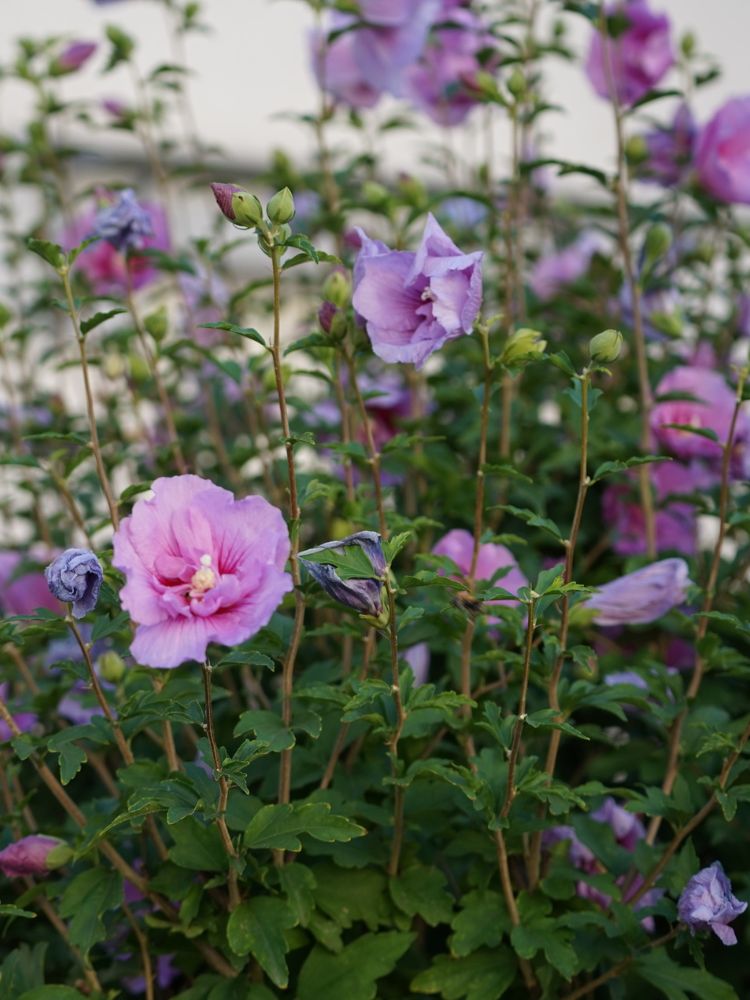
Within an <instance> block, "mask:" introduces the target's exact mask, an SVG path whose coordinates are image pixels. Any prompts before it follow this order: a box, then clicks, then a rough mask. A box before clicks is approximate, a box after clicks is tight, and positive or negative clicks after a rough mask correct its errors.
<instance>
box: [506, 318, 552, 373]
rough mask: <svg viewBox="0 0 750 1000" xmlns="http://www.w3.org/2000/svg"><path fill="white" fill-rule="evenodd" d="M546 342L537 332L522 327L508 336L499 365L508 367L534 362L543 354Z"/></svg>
mask: <svg viewBox="0 0 750 1000" xmlns="http://www.w3.org/2000/svg"><path fill="white" fill-rule="evenodd" d="M546 346H547V341H546V340H544V338H543V337H542V335H541V333H539V331H538V330H530V329H528V328H527V327H522V328H521V329H520V330H516V331H515V332H514V333H512V334H511V335H510V337H509V338H508V341H507V343H506V345H505V347H504V348H503V353H502V354H501V355H500V363H501V364H503V365H506V366H508V367H512V366H513V365H519V364H525V363H526V362H529V361H536V360H537V359H538V358H540V357H541V356H542V354H544V349H545V347H546Z"/></svg>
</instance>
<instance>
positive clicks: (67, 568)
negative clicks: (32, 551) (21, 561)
mask: <svg viewBox="0 0 750 1000" xmlns="http://www.w3.org/2000/svg"><path fill="white" fill-rule="evenodd" d="M44 576H45V578H46V580H47V586H48V587H49V589H50V593H51V594H52V595H53V596H54V597H56V598H57V599H58V601H62V602H63V603H64V604H72V605H73V607H72V611H73V617H74V618H83V616H84V615H87V614H88V613H89V611H93V610H94V608H95V607H96V602H97V601H98V599H99V590H100V588H101V585H102V578H103V572H102V567H101V563H100V562H99V560H98V559H97V558H96V556H95V555H94V553H93V552H90V551H89V550H88V549H66V550H65V551H64V552H63V553H62V555H59V556H58V557H57V559H55V560H54V561H53V562H51V563H50V564H49V566H48V567H47V568H46V569H45V571H44Z"/></svg>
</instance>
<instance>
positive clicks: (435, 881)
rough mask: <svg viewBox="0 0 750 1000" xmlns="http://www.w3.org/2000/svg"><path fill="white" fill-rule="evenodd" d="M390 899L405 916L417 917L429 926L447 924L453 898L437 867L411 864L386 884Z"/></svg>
mask: <svg viewBox="0 0 750 1000" xmlns="http://www.w3.org/2000/svg"><path fill="white" fill-rule="evenodd" d="M390 890H391V898H392V899H393V902H394V903H395V904H396V906H397V907H398V908H399V909H400V910H401V911H402V912H403V913H405V914H406V915H407V916H409V917H414V916H420V917H422V919H423V920H424V921H425V922H426V923H428V924H429V925H430V927H436V926H437V925H438V924H447V923H450V920H451V917H452V916H453V897H452V896H451V894H450V893H449V892H448V890H447V889H446V880H445V876H444V875H443V873H442V872H441V871H439V870H438V869H437V868H427V867H426V866H425V865H414V866H413V867H411V868H407V869H406V871H404V872H402V874H401V875H399V876H398V878H392V879H391V881H390Z"/></svg>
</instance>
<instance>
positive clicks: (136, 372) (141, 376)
mask: <svg viewBox="0 0 750 1000" xmlns="http://www.w3.org/2000/svg"><path fill="white" fill-rule="evenodd" d="M128 366H129V367H130V377H131V378H132V379H133V381H134V382H139V383H140V382H148V380H149V379H150V378H151V372H150V371H149V368H148V362H147V361H146V359H145V358H144V357H142V356H141V355H140V354H136V353H135V352H131V353H130V354H128Z"/></svg>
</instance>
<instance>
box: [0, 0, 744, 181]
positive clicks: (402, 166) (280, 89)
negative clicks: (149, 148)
mask: <svg viewBox="0 0 750 1000" xmlns="http://www.w3.org/2000/svg"><path fill="white" fill-rule="evenodd" d="M202 6H203V10H204V17H203V20H204V22H205V23H206V24H207V25H208V27H209V31H207V32H206V33H204V34H201V35H200V36H195V35H192V36H191V37H190V38H189V40H188V44H187V55H188V62H189V65H190V67H191V77H190V82H189V88H190V95H191V101H192V104H193V106H194V109H195V116H196V119H197V121H198V125H199V128H200V131H201V134H202V136H203V138H204V140H206V141H209V142H212V143H215V144H217V145H219V146H221V147H222V148H223V149H224V150H226V152H227V156H228V157H229V158H230V159H231V160H232V162H237V161H239V162H241V163H246V164H247V165H248V169H252V168H253V167H262V166H264V165H265V164H266V163H267V162H268V158H269V155H270V153H271V151H272V150H273V149H274V148H275V147H281V148H284V149H286V150H287V151H291V152H293V154H294V155H295V157H298V158H299V157H303V156H306V155H309V154H310V151H311V150H312V148H313V144H312V136H311V135H310V134H309V130H308V129H307V128H305V126H303V125H301V124H300V123H299V122H298V121H295V120H294V115H300V114H304V113H305V112H309V111H311V110H313V109H314V108H315V106H316V101H317V93H316V88H315V85H314V82H313V80H312V76H311V74H310V71H309V60H308V55H307V38H308V34H309V31H310V27H311V14H310V11H309V9H308V7H307V5H306V4H305V3H304V2H302V0H203V4H202ZM547 6H548V7H549V8H550V9H552V8H553V7H556V4H553V3H552V2H551V0H548V3H547ZM652 7H653V8H654V9H655V10H664V11H666V12H668V13H669V14H670V16H671V18H672V20H673V23H674V25H675V28H676V35H677V36H678V37H679V36H680V35H681V34H682V33H683V32H684V31H686V30H688V29H689V30H692V31H694V33H695V34H696V36H697V37H698V38H699V39H700V43H701V47H702V49H703V50H704V51H707V52H709V53H711V54H713V55H715V56H717V57H718V59H719V62H720V63H721V65H722V66H723V71H724V75H723V79H722V80H721V81H720V82H719V83H717V84H712V85H711V86H710V87H707V88H705V89H704V90H703V91H702V92H701V93H699V95H698V98H697V101H696V107H697V110H698V117H699V119H700V120H704V119H705V118H707V117H708V116H709V115H710V113H711V111H712V110H713V109H714V108H715V107H717V106H718V105H719V104H720V103H721V102H722V101H723V100H725V99H726V98H727V97H728V96H736V95H740V94H743V93H750V73H749V72H748V66H747V39H748V37H750V0H711V2H707V0H653V2H652ZM0 21H1V23H2V33H1V34H0V60H1V61H2V62H6V61H7V60H8V59H9V58H10V56H11V53H12V50H13V44H14V39H16V38H18V37H19V36H22V35H29V36H32V37H40V35H50V34H57V33H59V34H60V35H64V36H69V37H71V38H83V39H89V38H91V39H97V38H100V37H101V36H102V34H103V29H104V27H105V25H107V24H110V23H113V24H116V25H118V26H120V27H121V28H123V29H125V30H126V31H128V32H129V33H131V34H134V35H135V36H136V37H137V38H138V39H139V51H138V62H139V64H140V67H141V70H142V71H143V72H146V71H148V70H149V69H151V68H153V67H154V66H155V65H157V64H159V63H163V62H173V61H174V60H175V57H176V55H177V53H176V52H175V49H174V46H173V32H171V31H169V30H168V25H167V18H166V14H165V10H164V9H163V7H162V5H161V4H160V3H156V2H154V0H126V2H121V3H112V4H110V5H106V6H97V5H95V4H94V3H93V0H23V2H18V0H0ZM568 22H569V24H570V26H571V29H573V31H572V32H571V40H572V41H573V43H574V46H575V48H576V49H577V50H578V51H579V52H584V51H585V48H586V42H587V34H588V28H587V25H586V24H585V22H584V21H583V19H582V18H579V17H574V16H570V17H568ZM102 65H103V56H102V55H99V56H98V57H97V59H96V60H93V61H92V65H91V66H90V67H87V68H86V70H85V71H84V72H82V73H81V74H79V75H78V76H77V77H76V78H71V79H67V80H65V81H64V82H63V84H62V85H63V87H64V92H65V93H66V94H67V95H68V96H70V97H76V96H78V97H85V96H91V95H92V94H98V95H101V97H113V98H120V99H123V100H126V101H127V100H128V98H129V96H130V93H131V81H130V79H129V77H128V76H127V74H126V73H125V72H124V71H122V70H118V71H116V72H114V73H112V74H109V75H107V76H102V75H101V68H102ZM549 74H550V75H549V77H548V93H549V94H550V96H551V97H552V98H553V99H554V101H555V103H556V104H559V105H561V106H562V107H563V108H564V109H565V110H564V112H561V113H555V114H550V115H548V116H547V117H546V119H545V121H546V124H545V137H546V139H547V145H546V148H545V152H546V153H547V154H548V155H551V156H557V157H561V158H567V159H572V160H579V161H580V160H581V159H585V161H586V162H588V163H590V164H592V165H596V166H602V167H606V166H608V165H610V164H611V162H612V154H613V137H612V123H611V115H610V112H609V109H608V107H607V105H606V104H605V103H604V102H602V101H600V100H599V99H598V98H597V97H596V96H594V95H593V93H592V91H591V88H590V86H589V85H588V82H587V81H586V79H585V77H584V75H583V72H582V70H581V69H580V66H577V65H576V66H571V65H565V64H564V63H562V61H560V60H554V61H552V62H550V64H549ZM27 99H28V95H27V93H26V92H25V91H21V90H20V89H18V90H14V87H13V85H6V86H4V87H3V88H0V129H2V130H6V131H8V130H9V131H11V132H13V131H15V130H16V129H18V128H20V127H21V124H22V122H23V120H24V114H25V101H26V100H27ZM396 107H397V104H396V102H393V103H392V104H390V105H386V107H385V108H384V109H383V111H382V113H383V114H386V113H388V111H393V110H395V109H396ZM379 113H380V112H379ZM479 134H480V128H479V122H478V117H477V119H476V120H475V127H474V128H471V127H470V128H469V129H468V130H467V131H466V132H463V133H462V132H460V131H459V132H455V131H454V134H453V135H452V136H451V137H450V138H449V141H450V142H451V143H453V144H455V146H456V148H458V149H462V150H465V151H467V152H468V154H469V155H471V154H472V152H474V151H475V152H477V153H479V150H480V148H481V144H482V141H483V140H481V139H480V137H479ZM435 139H437V140H438V141H441V142H442V141H444V139H445V137H444V135H442V134H440V133H439V132H437V130H435V131H433V130H431V129H430V128H424V129H422V128H421V129H420V130H419V135H418V137H417V138H414V137H411V138H408V139H407V138H405V137H403V136H398V135H391V136H389V137H388V139H387V142H386V143H385V160H386V163H387V165H388V167H389V168H390V169H391V171H396V170H408V171H418V170H419V169H420V159H421V158H422V157H423V155H424V153H425V151H426V149H427V147H428V145H429V142H430V141H433V140H435ZM128 141H129V140H128V139H127V138H125V145H126V146H127V143H128ZM131 148H132V147H131ZM494 148H495V150H496V155H497V156H498V157H500V158H502V157H503V156H504V155H505V153H506V151H507V134H506V132H505V131H504V130H503V127H502V126H500V128H499V130H498V133H497V136H496V141H495V143H494ZM582 154H583V155H582Z"/></svg>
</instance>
